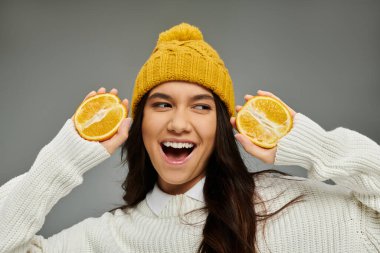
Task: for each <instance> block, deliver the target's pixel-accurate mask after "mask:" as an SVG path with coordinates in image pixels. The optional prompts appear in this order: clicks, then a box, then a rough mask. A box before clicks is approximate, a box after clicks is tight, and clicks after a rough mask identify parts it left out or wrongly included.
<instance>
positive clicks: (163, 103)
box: [152, 102, 171, 108]
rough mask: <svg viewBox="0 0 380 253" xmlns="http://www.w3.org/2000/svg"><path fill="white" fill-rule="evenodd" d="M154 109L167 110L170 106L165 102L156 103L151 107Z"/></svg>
mask: <svg viewBox="0 0 380 253" xmlns="http://www.w3.org/2000/svg"><path fill="white" fill-rule="evenodd" d="M152 106H153V107H154V108H169V107H171V105H170V104H169V103H165V102H157V103H154V104H153V105H152Z"/></svg>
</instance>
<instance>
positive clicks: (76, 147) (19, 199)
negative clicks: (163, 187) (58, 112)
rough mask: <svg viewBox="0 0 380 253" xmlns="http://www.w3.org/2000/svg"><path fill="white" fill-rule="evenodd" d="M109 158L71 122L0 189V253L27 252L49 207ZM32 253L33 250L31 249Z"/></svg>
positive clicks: (98, 145)
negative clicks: (17, 174) (29, 163)
mask: <svg viewBox="0 0 380 253" xmlns="http://www.w3.org/2000/svg"><path fill="white" fill-rule="evenodd" d="M108 157H110V154H109V153H108V152H107V150H106V149H105V148H104V147H103V146H102V145H101V144H100V143H99V142H90V141H86V140H84V139H82V138H81V137H80V136H79V135H78V134H77V132H76V130H75V128H74V124H73V122H72V120H71V119H69V120H67V121H66V123H65V125H64V126H63V128H62V129H61V130H60V131H59V133H58V134H57V136H56V137H55V138H54V139H53V140H52V141H51V142H50V143H49V144H48V145H46V146H45V147H43V148H42V149H41V151H40V152H39V154H38V156H37V158H36V160H35V161H34V163H33V165H32V167H31V168H30V170H29V171H28V172H26V173H24V174H22V175H20V176H18V177H16V178H14V179H12V180H10V181H8V182H7V183H6V184H4V185H3V186H1V187H0V219H1V222H0V238H1V239H0V252H2V253H7V252H29V250H30V251H32V250H31V249H32V247H33V248H35V247H39V246H38V245H35V241H40V240H36V239H37V238H40V237H41V236H36V235H35V234H36V233H37V232H38V231H39V230H40V229H41V227H42V225H43V224H44V221H45V216H46V215H47V214H48V213H49V211H50V210H51V209H52V207H53V206H54V205H55V204H56V203H57V202H58V201H59V199H61V198H63V197H64V196H66V195H67V194H69V193H70V192H71V190H72V189H73V188H75V187H76V186H78V185H80V184H81V183H82V181H83V174H84V173H85V172H86V171H88V170H89V169H91V168H93V167H94V166H96V165H97V164H99V163H101V162H102V161H104V160H105V159H107V158H108ZM33 252H34V250H33Z"/></svg>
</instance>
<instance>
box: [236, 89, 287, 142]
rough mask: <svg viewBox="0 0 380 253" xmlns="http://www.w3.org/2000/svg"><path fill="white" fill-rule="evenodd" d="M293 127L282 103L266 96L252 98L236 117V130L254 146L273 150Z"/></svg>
mask: <svg viewBox="0 0 380 253" xmlns="http://www.w3.org/2000/svg"><path fill="white" fill-rule="evenodd" d="M292 126H293V118H292V116H291V113H290V111H289V110H288V108H287V107H286V105H285V104H284V103H282V102H281V101H279V100H278V99H275V98H272V97H268V96H254V97H253V98H251V99H250V100H248V101H247V103H245V104H244V106H243V108H242V109H241V110H240V111H239V112H238V114H237V116H236V127H237V130H238V131H239V132H240V133H242V134H244V135H245V136H247V137H248V138H249V139H250V140H251V141H252V142H253V143H254V144H256V145H258V146H260V147H263V148H273V147H275V146H276V145H277V142H278V141H279V140H280V139H281V138H282V137H283V136H284V135H286V134H287V133H288V132H289V131H290V129H291V128H292Z"/></svg>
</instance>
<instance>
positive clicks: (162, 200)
mask: <svg viewBox="0 0 380 253" xmlns="http://www.w3.org/2000/svg"><path fill="white" fill-rule="evenodd" d="M205 179H206V178H205V177H204V178H202V179H201V180H199V182H198V183H196V184H195V185H194V186H193V187H192V188H190V189H189V190H188V191H187V192H185V193H184V195H186V196H188V197H190V198H192V199H195V200H198V201H201V202H203V203H204V202H205V201H204V197H203V186H204V184H205ZM172 197H173V195H170V194H167V193H165V192H163V191H162V190H161V189H160V188H159V187H158V185H157V184H155V185H154V188H153V190H152V191H151V192H149V193H148V194H147V195H146V201H147V203H148V206H149V207H150V209H152V211H153V212H154V213H155V214H156V215H159V214H160V212H161V211H162V209H164V207H165V206H166V204H167V203H168V202H169V200H170V199H171V198H172Z"/></svg>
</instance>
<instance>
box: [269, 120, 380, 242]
mask: <svg viewBox="0 0 380 253" xmlns="http://www.w3.org/2000/svg"><path fill="white" fill-rule="evenodd" d="M275 165H297V166H301V167H303V168H305V169H306V170H307V171H308V177H309V178H311V179H316V180H319V181H324V180H327V179H331V180H333V181H334V182H335V183H336V184H337V185H339V186H342V187H345V188H347V189H348V190H349V192H350V194H351V196H352V198H353V199H354V200H355V201H358V205H357V206H358V207H359V209H360V223H361V224H362V229H363V230H362V231H361V233H360V234H361V236H363V239H364V241H365V245H366V246H368V247H369V248H368V249H371V250H375V249H376V250H379V249H380V248H379V245H380V146H379V145H378V144H377V143H375V142H374V141H372V140H371V139H369V138H368V137H366V136H364V135H362V134H360V133H358V132H355V131H352V130H349V129H346V128H343V127H339V128H336V129H334V130H332V131H325V130H324V129H323V128H322V127H320V126H319V125H318V124H317V123H315V122H314V121H312V120H311V119H309V118H308V117H306V116H304V115H302V114H300V113H297V114H296V115H295V119H294V127H293V129H292V130H291V131H290V132H289V133H288V134H287V135H286V136H284V137H283V138H282V139H281V140H280V142H279V143H278V148H277V153H276V158H275Z"/></svg>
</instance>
